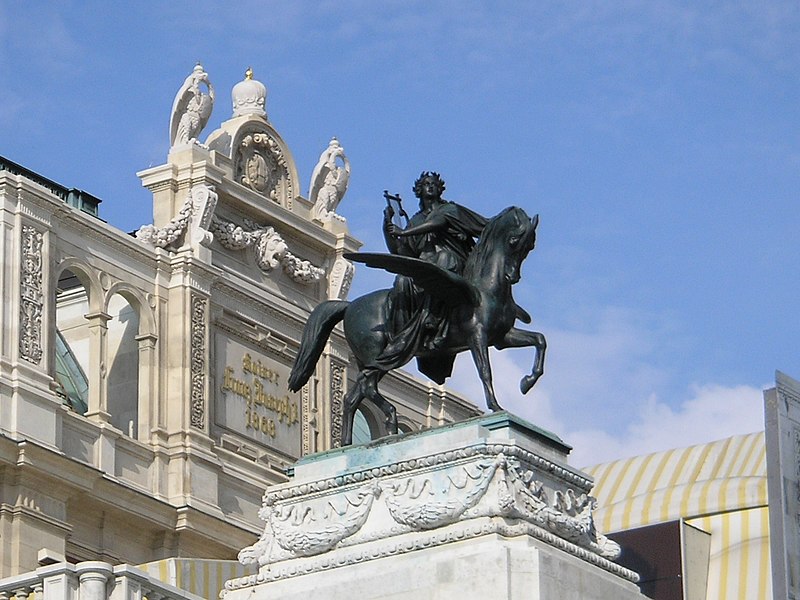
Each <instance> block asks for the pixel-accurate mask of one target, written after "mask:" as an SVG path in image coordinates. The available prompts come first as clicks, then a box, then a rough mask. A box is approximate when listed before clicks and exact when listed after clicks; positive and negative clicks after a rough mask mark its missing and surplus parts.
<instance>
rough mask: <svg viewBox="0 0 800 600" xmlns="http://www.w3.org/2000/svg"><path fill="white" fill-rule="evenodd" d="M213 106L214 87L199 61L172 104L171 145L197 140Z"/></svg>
mask: <svg viewBox="0 0 800 600" xmlns="http://www.w3.org/2000/svg"><path fill="white" fill-rule="evenodd" d="M201 84H203V85H205V87H206V89H207V93H203V92H202V90H201V89H200V85H201ZM213 108H214V87H213V86H212V85H211V81H209V79H208V73H206V72H205V71H204V70H203V66H202V65H201V64H200V63H197V66H195V68H194V70H193V71H192V72H191V74H190V75H189V76H188V77H187V78H186V81H184V82H183V85H182V86H181V88H180V89H179V90H178V93H177V94H176V96H175V101H174V102H173V104H172V116H171V117H170V122H169V144H170V147H174V146H179V145H181V144H186V143H188V142H190V141H192V140H196V139H197V138H198V137H199V136H200V133H201V132H202V131H203V128H204V127H205V126H206V124H207V123H208V119H209V117H210V116H211V111H212V110H213Z"/></svg>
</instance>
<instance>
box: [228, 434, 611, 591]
mask: <svg viewBox="0 0 800 600" xmlns="http://www.w3.org/2000/svg"><path fill="white" fill-rule="evenodd" d="M504 449H505V448H504V447H503V446H501V445H493V446H487V447H485V448H483V449H481V448H479V447H475V446H472V447H467V448H463V449H459V450H454V451H449V452H447V453H443V454H441V455H432V456H427V457H422V458H418V459H415V460H410V461H407V462H401V463H398V464H393V465H386V466H382V467H380V468H378V469H371V470H368V471H365V472H356V473H352V474H348V475H339V476H336V477H335V478H332V479H330V480H325V481H317V482H314V483H308V484H303V485H301V486H299V488H298V489H294V490H281V491H278V492H275V493H272V494H271V493H269V492H268V493H267V494H265V496H264V506H263V507H262V508H261V510H260V512H259V516H260V517H261V519H263V520H264V521H266V527H265V529H264V533H263V534H262V536H261V537H260V538H259V540H258V541H257V542H256V543H255V544H254V545H253V546H249V547H247V548H245V549H243V550H242V551H241V552H240V553H239V560H240V561H241V562H242V563H244V564H248V563H255V564H258V565H259V566H263V565H267V564H275V563H278V562H281V561H283V560H288V559H291V558H295V557H298V556H313V555H317V554H322V553H324V552H327V551H329V550H331V549H332V548H334V547H339V548H344V547H351V546H353V547H355V546H358V545H359V544H365V543H370V542H373V541H375V540H383V541H384V545H383V547H382V549H380V547H377V548H378V549H376V552H378V553H379V554H380V553H381V552H383V554H380V556H383V555H387V556H389V555H394V554H396V553H397V552H398V548H397V547H396V546H394V545H393V544H392V543H391V541H390V540H391V538H393V537H394V536H398V535H402V534H403V533H407V532H423V531H431V532H434V530H437V529H440V528H442V527H447V526H450V525H454V524H457V523H460V524H462V525H463V526H464V527H466V528H467V529H463V530H461V531H463V533H462V534H460V535H462V536H463V537H469V536H471V535H483V534H486V533H490V532H492V531H494V532H496V533H501V532H502V533H504V534H508V535H519V534H523V533H527V534H529V535H534V536H536V537H540V538H542V539H546V540H547V541H548V542H549V543H554V540H555V539H556V538H558V539H560V540H566V541H567V542H569V543H570V544H574V546H569V547H566V546H565V549H568V550H570V549H571V550H570V551H571V552H573V553H578V554H580V555H582V556H584V557H586V556H590V555H594V556H599V557H602V558H604V559H607V560H614V559H616V558H617V557H618V556H619V554H620V547H619V545H618V544H617V543H616V542H614V541H612V540H610V539H608V538H607V537H606V536H604V535H601V534H600V533H598V532H597V530H596V529H595V525H594V519H593V516H592V511H593V510H594V508H595V504H596V502H595V499H594V498H592V497H591V496H589V495H587V494H586V493H584V492H583V491H579V492H578V493H576V492H575V491H574V490H573V489H570V488H566V489H564V490H555V491H553V492H551V493H552V498H549V497H548V494H547V492H546V490H545V484H544V483H543V482H542V481H539V480H538V478H537V474H536V471H534V470H528V469H525V468H524V467H523V466H522V464H521V463H520V460H519V459H517V458H513V457H511V456H507V455H506V454H505V453H504V451H503V450H504ZM509 450H511V451H514V450H515V449H513V448H509ZM304 488H305V489H304ZM308 492H315V493H313V494H308ZM378 499H380V502H382V503H383V504H384V507H382V508H380V509H378V508H376V505H377V503H378V502H379V500H378ZM371 513H376V514H378V515H381V514H388V515H389V516H390V520H389V521H384V522H381V523H380V524H379V521H377V519H383V517H376V521H371V520H370V514H371ZM484 517H490V518H491V517H503V519H500V520H491V521H486V520H484V521H480V522H478V521H474V520H475V519H481V518H484ZM368 520H370V523H371V525H370V526H368V527H364V528H363V531H362V526H363V525H364V524H365V523H367V521H368ZM492 528H495V529H496V531H495V530H494V529H492ZM458 539H462V538H461V537H458ZM419 542H420V543H421V544H422V545H423V547H424V545H425V544H426V539H425V538H419ZM398 543H399V544H405V545H404V546H403V548H405V550H404V551H408V550H409V549H413V548H408V547H407V546H408V544H407V542H398ZM427 543H428V544H429V543H430V540H428V541H427ZM561 544H562V545H563V544H564V542H563V541H562V542H561ZM377 557H379V556H378V555H376V556H375V558H377ZM342 560H344V559H342ZM309 568H312V566H311V565H309ZM277 573H278V571H276V575H277Z"/></svg>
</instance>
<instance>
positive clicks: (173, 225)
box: [136, 184, 217, 248]
mask: <svg viewBox="0 0 800 600" xmlns="http://www.w3.org/2000/svg"><path fill="white" fill-rule="evenodd" d="M216 206H217V193H216V192H215V191H214V189H213V188H212V187H210V186H207V185H203V184H200V185H196V186H194V187H193V188H192V189H191V190H189V194H188V195H187V196H186V200H184V202H183V205H182V206H181V208H180V210H179V211H178V214H177V215H175V216H174V217H173V218H172V219H171V220H170V222H169V223H168V224H167V225H166V226H165V227H161V228H159V227H156V226H155V225H143V226H142V227H140V228H139V230H138V231H137V232H136V239H138V240H141V241H142V242H145V243H146V244H151V245H153V246H158V247H159V248H168V247H170V246H174V245H176V243H177V242H178V240H179V239H180V238H181V236H183V235H184V234H187V237H188V238H189V242H190V243H191V244H192V245H196V244H202V245H204V246H207V245H209V244H210V243H211V242H212V240H213V236H212V235H211V232H210V231H209V230H208V229H209V227H210V225H211V218H212V216H213V214H214V209H215V208H216Z"/></svg>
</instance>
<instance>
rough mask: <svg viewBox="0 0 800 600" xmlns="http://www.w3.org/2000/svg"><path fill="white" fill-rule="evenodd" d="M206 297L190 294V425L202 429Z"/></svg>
mask: <svg viewBox="0 0 800 600" xmlns="http://www.w3.org/2000/svg"><path fill="white" fill-rule="evenodd" d="M207 307H208V299H207V298H204V297H202V296H198V295H196V294H192V299H191V331H190V335H191V349H190V353H191V357H190V375H191V388H190V389H191V405H190V423H191V425H192V427H197V428H198V429H203V428H204V427H205V420H206V312H207V310H206V309H207Z"/></svg>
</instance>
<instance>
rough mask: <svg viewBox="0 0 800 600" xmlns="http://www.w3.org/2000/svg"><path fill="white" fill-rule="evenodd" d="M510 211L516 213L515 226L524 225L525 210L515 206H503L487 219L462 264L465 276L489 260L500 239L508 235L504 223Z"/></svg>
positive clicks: (526, 221)
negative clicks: (465, 260)
mask: <svg viewBox="0 0 800 600" xmlns="http://www.w3.org/2000/svg"><path fill="white" fill-rule="evenodd" d="M512 211H513V212H515V213H517V227H525V225H526V224H527V223H528V222H529V221H528V219H527V217H526V216H525V212H524V211H523V210H522V209H521V208H517V207H516V206H509V207H508V208H504V209H503V210H502V211H500V212H499V213H498V214H496V215H495V216H494V217H492V218H491V219H489V222H488V223H486V227H484V228H483V231H482V232H481V235H480V237H479V238H478V241H477V243H476V244H475V247H474V248H473V249H472V250H471V251H470V253H469V256H468V257H467V262H466V263H465V264H464V276H465V277H467V278H469V276H470V275H474V274H476V273H477V269H480V268H481V266H482V265H484V264H485V263H486V261H487V260H489V258H490V255H491V254H493V253H494V251H495V250H496V248H497V246H498V244H499V242H500V240H502V239H504V238H505V237H508V236H509V235H510V231H506V230H507V229H508V224H507V223H506V219H505V217H506V215H507V214H508V213H509V212H512Z"/></svg>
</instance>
